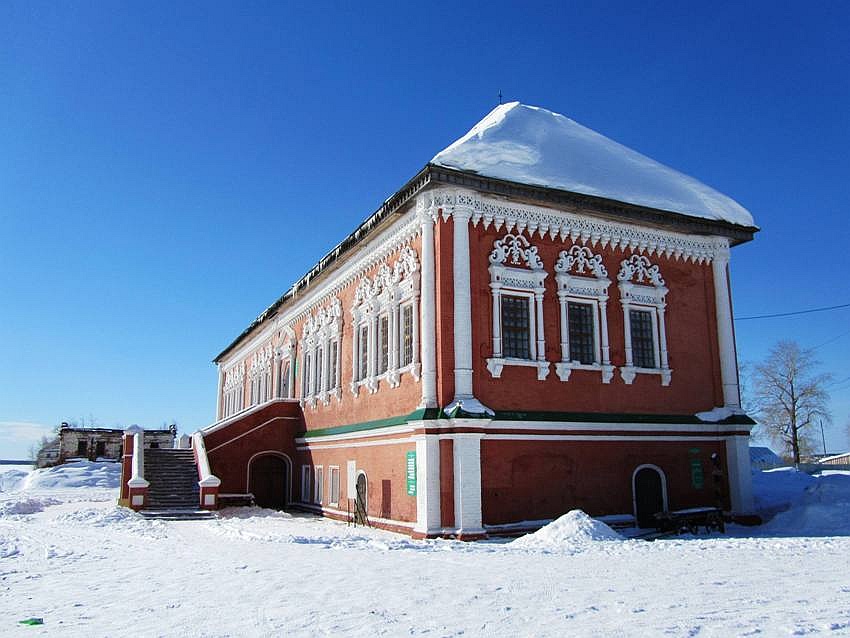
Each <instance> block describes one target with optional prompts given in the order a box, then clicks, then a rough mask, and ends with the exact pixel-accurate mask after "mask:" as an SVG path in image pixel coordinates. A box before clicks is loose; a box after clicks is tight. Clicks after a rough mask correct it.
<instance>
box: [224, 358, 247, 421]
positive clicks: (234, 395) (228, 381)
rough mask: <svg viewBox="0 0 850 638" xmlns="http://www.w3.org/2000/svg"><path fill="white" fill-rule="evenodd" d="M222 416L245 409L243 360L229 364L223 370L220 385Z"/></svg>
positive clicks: (231, 414)
mask: <svg viewBox="0 0 850 638" xmlns="http://www.w3.org/2000/svg"><path fill="white" fill-rule="evenodd" d="M222 394H223V396H224V400H223V410H222V418H223V419H226V418H228V417H230V416H233V415H234V414H236V413H237V412H241V411H242V410H243V409H245V362H244V361H240V362H239V363H237V364H235V365H232V366H230V367H229V368H227V369H226V370H225V371H224V385H223V386H222Z"/></svg>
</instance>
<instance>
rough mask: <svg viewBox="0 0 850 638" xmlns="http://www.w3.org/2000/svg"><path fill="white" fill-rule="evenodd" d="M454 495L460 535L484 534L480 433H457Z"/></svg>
mask: <svg viewBox="0 0 850 638" xmlns="http://www.w3.org/2000/svg"><path fill="white" fill-rule="evenodd" d="M451 438H452V439H453V440H454V450H453V451H454V454H453V457H454V492H455V494H454V497H455V528H456V532H457V533H458V534H483V533H484V527H483V525H482V522H481V435H480V434H455V435H453V436H452V437H451Z"/></svg>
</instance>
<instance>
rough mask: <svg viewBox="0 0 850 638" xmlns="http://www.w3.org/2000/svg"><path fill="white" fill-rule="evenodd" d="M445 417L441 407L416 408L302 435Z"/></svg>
mask: <svg viewBox="0 0 850 638" xmlns="http://www.w3.org/2000/svg"><path fill="white" fill-rule="evenodd" d="M443 417H444V415H443V411H442V410H441V409H439V408H427V409H421V410H414V411H413V412H411V413H410V414H402V415H398V416H391V417H387V418H386V419H376V420H374V421H363V422H361V423H350V424H348V425H338V426H335V427H332V428H322V429H321V430H307V431H306V432H302V433H301V436H302V437H304V438H305V439H310V438H313V437H317V436H331V435H333V434H349V433H351V432H364V431H366V430H379V429H381V428H389V427H392V426H394V425H405V424H406V423H408V422H409V421H430V420H432V419H440V418H443Z"/></svg>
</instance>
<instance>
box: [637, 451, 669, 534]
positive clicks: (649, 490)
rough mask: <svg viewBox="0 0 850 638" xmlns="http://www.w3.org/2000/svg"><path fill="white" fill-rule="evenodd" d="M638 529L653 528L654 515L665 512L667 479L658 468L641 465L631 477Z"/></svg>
mask: <svg viewBox="0 0 850 638" xmlns="http://www.w3.org/2000/svg"><path fill="white" fill-rule="evenodd" d="M632 494H633V496H634V508H635V520H636V521H637V525H638V527H655V514H657V513H658V512H665V511H667V479H666V478H665V476H664V472H663V471H662V470H661V468H660V467H657V466H655V465H641V466H639V467H638V468H637V469H636V470H635V472H634V474H633V475H632Z"/></svg>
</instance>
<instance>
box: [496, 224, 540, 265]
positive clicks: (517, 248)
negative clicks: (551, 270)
mask: <svg viewBox="0 0 850 638" xmlns="http://www.w3.org/2000/svg"><path fill="white" fill-rule="evenodd" d="M490 263H491V264H494V265H508V266H521V265H522V264H523V263H525V265H526V266H528V267H529V268H530V269H531V270H543V262H542V261H540V257H539V255H538V254H537V246H532V245H531V244H530V243H529V242H528V240H527V239H526V238H525V237H523V236H522V235H513V234H511V233H508V234H507V235H505V236H504V237H502V238H501V239H497V240H496V241H495V242H494V243H493V252H491V253H490Z"/></svg>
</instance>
